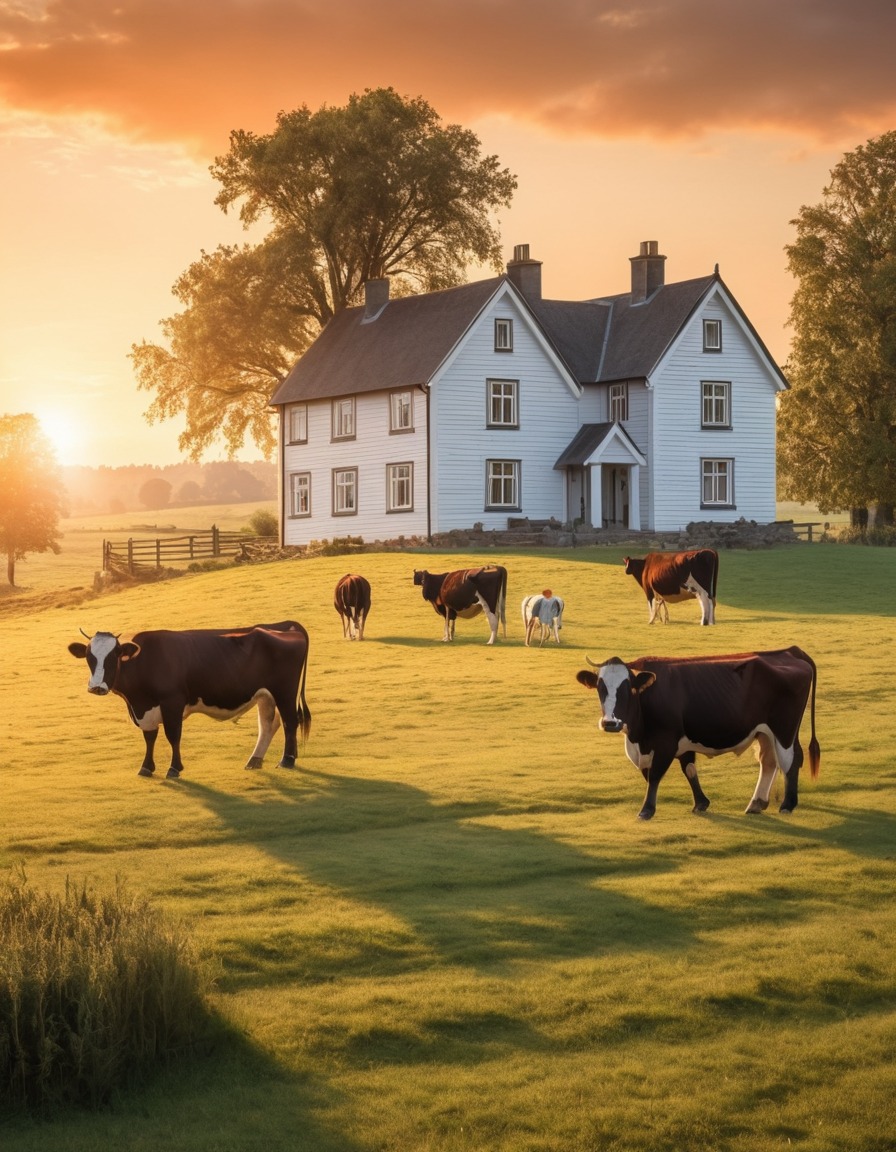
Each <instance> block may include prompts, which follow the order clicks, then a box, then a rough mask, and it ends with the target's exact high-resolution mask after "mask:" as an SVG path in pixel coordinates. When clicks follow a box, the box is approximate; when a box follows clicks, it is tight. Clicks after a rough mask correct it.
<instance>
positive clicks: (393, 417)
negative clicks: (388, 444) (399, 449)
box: [389, 391, 414, 432]
mask: <svg viewBox="0 0 896 1152" xmlns="http://www.w3.org/2000/svg"><path fill="white" fill-rule="evenodd" d="M389 431H390V432H413V431H414V397H413V394H412V393H411V392H410V391H407V392H390V393H389Z"/></svg>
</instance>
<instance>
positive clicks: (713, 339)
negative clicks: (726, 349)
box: [703, 320, 722, 352]
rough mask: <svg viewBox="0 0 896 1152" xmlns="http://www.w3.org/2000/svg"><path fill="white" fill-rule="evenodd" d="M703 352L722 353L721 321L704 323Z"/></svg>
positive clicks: (706, 321) (705, 321)
mask: <svg viewBox="0 0 896 1152" xmlns="http://www.w3.org/2000/svg"><path fill="white" fill-rule="evenodd" d="M703 351H704V352H721V351H722V321H721V320H704V321H703Z"/></svg>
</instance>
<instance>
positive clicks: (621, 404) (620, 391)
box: [610, 381, 628, 420]
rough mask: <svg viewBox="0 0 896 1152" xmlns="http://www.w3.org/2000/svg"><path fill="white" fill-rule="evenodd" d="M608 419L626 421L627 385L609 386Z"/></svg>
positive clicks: (623, 383)
mask: <svg viewBox="0 0 896 1152" xmlns="http://www.w3.org/2000/svg"><path fill="white" fill-rule="evenodd" d="M610 419H611V420H628V384H627V383H625V381H623V382H622V383H621V384H611V385H610Z"/></svg>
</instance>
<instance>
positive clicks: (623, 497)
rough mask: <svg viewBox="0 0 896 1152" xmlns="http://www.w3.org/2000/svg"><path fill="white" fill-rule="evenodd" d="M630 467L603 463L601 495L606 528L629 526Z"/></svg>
mask: <svg viewBox="0 0 896 1152" xmlns="http://www.w3.org/2000/svg"><path fill="white" fill-rule="evenodd" d="M628 471H629V470H628V468H624V467H620V466H619V465H616V464H604V465H602V474H601V495H602V503H603V509H602V516H603V526H604V528H628V526H629V524H628V519H629V517H628Z"/></svg>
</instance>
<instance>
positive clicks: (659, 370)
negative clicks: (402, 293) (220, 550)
mask: <svg viewBox="0 0 896 1152" xmlns="http://www.w3.org/2000/svg"><path fill="white" fill-rule="evenodd" d="M665 260H666V257H665V256H662V255H660V254H659V251H658V246H657V243H656V241H654V240H650V241H646V242H644V243H643V244H641V251H640V253H639V255H637V256H633V257H632V258H631V290H630V291H629V292H626V293H624V294H622V295H617V296H604V297H598V298H595V299H593V300H586V301H566V300H545V299H543V298H542V294H541V263H540V262H539V261H536V260H532V259H530V258H529V248H528V245H519V246H518V247H517V248H515V249H514V257H513V260H511V261H510V262H509V263H508V265H507V272H506V274H505V275H503V276H498V277H494V278H492V279H488V280H480V281H477V282H475V283H472V284H465V285H462V286H460V287H458V288H449V289H447V290H445V291H442V292H430V293H426V294H423V295H418V296H409V297H404V298H401V299H394V300H390V298H389V282H388V280H375V281H371V282H369V283H368V284H367V285H366V286H365V290H366V298H365V304H364V306H363V307H359V308H349V309H347V310H346V311H344V312H342V313H340V314H339V315H337V316H336V317H334V319H333V320H331V321H330V323H329V324H328V325H327V326H326V328H325V329H324V330H323V332H322V333H321V334H320V336H319V337H318V338H317V340H316V341H315V342H314V343H313V344H312V345H311V347H310V348H309V349H308V351H307V352H306V353H305V355H304V356H302V358H301V359H300V360H299V361H298V363H297V364H296V365H295V366H294V368H293V369H292V371H291V372H290V373H289V375H288V376H287V377H286V379H285V380H284V381H283V383H282V384H281V385H280V387H279V388H278V389H277V391H276V393H275V394H274V396H273V397H272V400H271V404H272V405H273V406H275V407H277V408H278V409H279V411H280V466H281V475H282V485H281V488H282V521H283V540H284V543H286V544H304V543H307V542H308V541H310V540H312V539H332V538H333V537H336V536H348V535H352V536H361V537H363V538H364V539H365V540H369V541H372V540H386V539H394V538H395V537H397V536H429V535H431V534H434V533H440V532H447V531H450V530H451V529H454V528H460V529H467V528H471V527H472V526H473V525H474V524H476V523H479V524H481V525H482V526H483V528H485V529H496V528H506V527H507V523H508V519H513V518H517V517H528V518H529V519H531V520H546V519H551V518H553V519H555V520H559V521H562V522H564V523H565V522H569V521H578V522H579V523H580V524H582V525H583V526H585V527H594V528H602V527H604V528H605V527H614V526H615V527H619V526H624V527H628V528H636V529H650V530H653V531H674V530H676V529H678V528H681V527H684V526H685V525H686V524H688V523H689V522H690V521H692V520H715V521H733V520H737V519H740V518H741V517H744V518H746V519H748V520H756V521H758V522H760V523H767V522H770V521H772V520H774V518H775V398H776V395H777V393H778V392H779V391H781V390H782V389H784V388H786V387H787V384H786V381H785V380H784V377H783V376H782V374H781V371H780V369H779V368H778V367H777V365H776V364H775V363H774V361H773V360H772V358H771V356H770V355H769V353H768V351H767V350H766V348H765V345H764V344H763V343H762V341H761V340H760V338H759V336H758V335H757V333H756V331H755V330H754V328H753V326H752V325H751V324H750V322H749V320H748V319H747V317H746V316H745V315H744V313H743V311H742V310H741V308H740V306H739V305H738V303H737V301H736V300H735V299H734V297H733V296H732V295H731V293H730V292H729V290H728V288H727V287H726V286H725V284H724V282H723V281H722V279H721V277H720V276H719V272H718V266H717V267H716V270H715V272H714V273H713V274H712V275H710V276H704V277H701V278H699V279H695V280H685V281H681V282H679V283H676V284H666V283H665V276H664V267H665Z"/></svg>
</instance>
